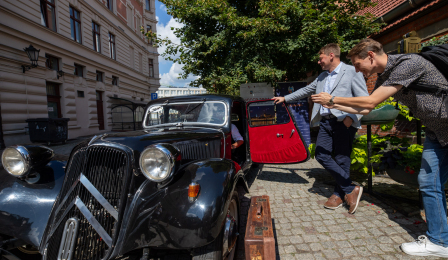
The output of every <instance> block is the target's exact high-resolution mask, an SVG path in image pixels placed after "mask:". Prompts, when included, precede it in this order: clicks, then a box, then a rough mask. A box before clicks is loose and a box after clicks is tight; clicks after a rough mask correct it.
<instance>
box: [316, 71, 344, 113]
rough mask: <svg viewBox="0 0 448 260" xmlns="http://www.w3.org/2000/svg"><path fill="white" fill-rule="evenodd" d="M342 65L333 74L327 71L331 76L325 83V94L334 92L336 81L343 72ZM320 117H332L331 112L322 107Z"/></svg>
mask: <svg viewBox="0 0 448 260" xmlns="http://www.w3.org/2000/svg"><path fill="white" fill-rule="evenodd" d="M341 64H342V62H341V63H339V65H338V66H337V67H336V68H335V69H334V70H333V71H332V72H331V73H330V72H328V71H327V73H328V74H329V75H328V76H327V79H326V81H325V85H324V91H323V92H327V93H330V92H331V90H333V85H334V81H335V80H336V78H337V77H338V74H339V70H341V67H342V65H341ZM320 115H321V116H326V115H331V111H330V109H329V108H325V107H323V106H321V107H320Z"/></svg>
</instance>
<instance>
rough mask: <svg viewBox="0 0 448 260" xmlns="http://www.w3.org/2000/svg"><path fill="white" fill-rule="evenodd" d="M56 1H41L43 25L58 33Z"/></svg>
mask: <svg viewBox="0 0 448 260" xmlns="http://www.w3.org/2000/svg"><path fill="white" fill-rule="evenodd" d="M54 1H55V0H40V21H41V24H42V25H43V26H45V27H47V28H49V29H50V30H53V31H56V14H55V9H56V7H55V5H54Z"/></svg>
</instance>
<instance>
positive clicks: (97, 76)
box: [96, 70, 103, 82]
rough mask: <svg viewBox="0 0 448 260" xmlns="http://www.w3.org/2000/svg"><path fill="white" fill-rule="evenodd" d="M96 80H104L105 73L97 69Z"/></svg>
mask: <svg viewBox="0 0 448 260" xmlns="http://www.w3.org/2000/svg"><path fill="white" fill-rule="evenodd" d="M96 81H100V82H103V73H102V72H101V71H98V70H97V71H96Z"/></svg>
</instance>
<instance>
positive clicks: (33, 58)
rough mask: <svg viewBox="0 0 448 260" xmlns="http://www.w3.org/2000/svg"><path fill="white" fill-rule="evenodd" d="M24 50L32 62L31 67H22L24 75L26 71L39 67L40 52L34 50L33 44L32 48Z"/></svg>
mask: <svg viewBox="0 0 448 260" xmlns="http://www.w3.org/2000/svg"><path fill="white" fill-rule="evenodd" d="M23 50H24V51H25V52H26V55H28V58H29V59H30V61H31V66H25V65H22V69H23V73H25V71H27V70H30V69H31V68H35V67H37V60H38V59H39V52H40V50H38V49H36V48H34V47H33V45H31V44H30V47H27V48H24V49H23Z"/></svg>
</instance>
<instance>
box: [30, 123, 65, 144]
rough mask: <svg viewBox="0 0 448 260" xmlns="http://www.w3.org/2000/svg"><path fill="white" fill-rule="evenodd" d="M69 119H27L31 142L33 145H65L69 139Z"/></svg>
mask: <svg viewBox="0 0 448 260" xmlns="http://www.w3.org/2000/svg"><path fill="white" fill-rule="evenodd" d="M69 120H70V119H69V118H31V119H27V120H26V122H28V129H29V133H30V140H31V142H33V143H46V144H47V145H50V144H51V143H57V142H62V143H65V142H66V141H67V138H68V127H67V122H68V121H69Z"/></svg>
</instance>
